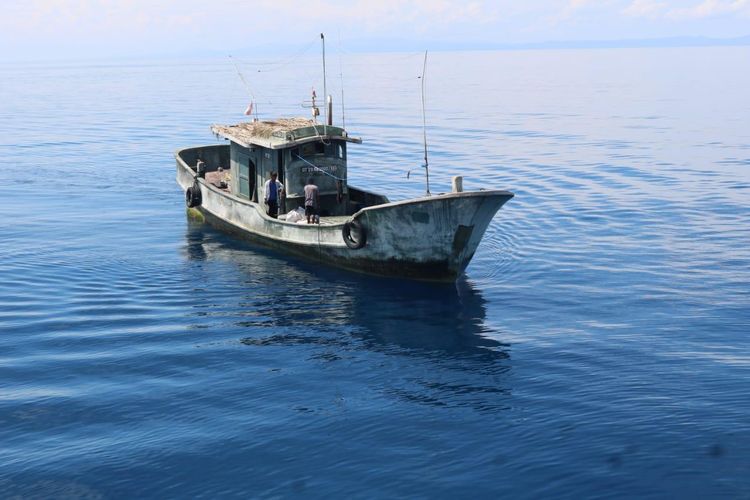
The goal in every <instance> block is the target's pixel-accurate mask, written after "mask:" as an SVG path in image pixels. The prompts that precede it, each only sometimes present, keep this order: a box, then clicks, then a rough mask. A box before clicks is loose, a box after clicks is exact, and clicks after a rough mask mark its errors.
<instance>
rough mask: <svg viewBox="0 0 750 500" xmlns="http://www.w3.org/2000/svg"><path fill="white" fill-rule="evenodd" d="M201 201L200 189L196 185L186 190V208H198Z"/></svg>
mask: <svg viewBox="0 0 750 500" xmlns="http://www.w3.org/2000/svg"><path fill="white" fill-rule="evenodd" d="M201 201H203V200H202V196H201V187H200V186H199V185H198V184H197V183H196V184H193V185H192V186H190V187H189V188H187V190H186V191H185V205H187V206H188V208H195V207H198V206H200V204H201Z"/></svg>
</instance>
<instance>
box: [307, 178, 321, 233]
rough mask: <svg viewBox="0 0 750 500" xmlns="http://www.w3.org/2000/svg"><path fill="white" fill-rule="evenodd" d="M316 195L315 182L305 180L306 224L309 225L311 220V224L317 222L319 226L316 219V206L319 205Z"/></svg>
mask: <svg viewBox="0 0 750 500" xmlns="http://www.w3.org/2000/svg"><path fill="white" fill-rule="evenodd" d="M318 193H319V190H318V186H316V185H315V181H314V180H313V178H312V177H310V178H309V179H307V185H306V186H305V215H306V216H307V223H308V224H310V219H311V218H312V221H313V223H314V222H316V221H317V222H318V224H320V219H317V215H318V206H319V205H320V199H319V197H318Z"/></svg>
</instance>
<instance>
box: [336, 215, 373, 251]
mask: <svg viewBox="0 0 750 500" xmlns="http://www.w3.org/2000/svg"><path fill="white" fill-rule="evenodd" d="M352 229H354V231H356V232H357V233H358V234H359V239H356V240H355V239H354V238H352ZM341 235H342V236H343V237H344V243H346V246H348V247H349V248H351V249H352V250H359V249H360V248H362V247H364V246H365V244H366V243H367V230H366V229H365V226H363V225H362V223H360V222H359V221H356V220H350V221H347V222H345V223H344V227H343V228H341Z"/></svg>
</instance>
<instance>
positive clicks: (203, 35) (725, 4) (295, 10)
mask: <svg viewBox="0 0 750 500" xmlns="http://www.w3.org/2000/svg"><path fill="white" fill-rule="evenodd" d="M0 7H2V10H1V12H2V14H3V15H2V16H0V61H3V60H6V61H17V60H77V59H89V58H91V59H96V58H110V57H144V56H160V55H173V56H190V55H208V54H212V53H216V54H227V53H242V52H243V51H245V52H247V51H252V50H253V49H259V48H262V49H268V48H278V49H279V50H280V51H284V50H285V49H287V48H294V47H297V46H299V45H300V44H304V43H307V42H308V41H311V40H313V39H314V38H315V37H316V36H318V33H320V32H326V33H327V36H328V37H329V39H330V38H332V37H333V38H334V39H335V40H336V42H337V43H338V41H339V40H340V41H341V42H340V43H341V44H343V45H344V46H346V47H348V48H349V49H350V50H353V51H373V52H376V51H379V50H399V49H403V50H415V49H431V50H449V49H451V48H455V49H461V48H498V47H499V48H507V47H513V46H524V45H534V44H543V43H547V42H553V43H551V44H550V45H552V46H555V45H562V46H564V45H565V44H566V43H568V44H570V42H577V41H607V40H643V39H662V38H664V39H669V38H671V39H674V38H681V37H706V38H722V39H726V38H735V37H748V36H750V0H495V1H489V0H463V1H452V0H411V1H406V0H303V1H293V0H211V1H207V0H119V1H117V0H0ZM748 43H750V42H748Z"/></svg>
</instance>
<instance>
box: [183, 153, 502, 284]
mask: <svg viewBox="0 0 750 500" xmlns="http://www.w3.org/2000/svg"><path fill="white" fill-rule="evenodd" d="M216 147H224V148H226V146H216ZM201 149H204V150H205V149H206V147H203V148H201ZM188 151H192V149H191V150H188ZM181 153H182V152H180V151H178V152H177V154H176V159H177V182H178V184H179V185H180V186H181V187H182V189H183V190H185V189H187V188H188V187H189V186H191V185H193V183H194V182H195V179H194V177H195V172H194V170H193V169H192V168H191V167H189V166H188V165H187V163H186V162H185V161H184V160H183V155H182V154H181ZM190 154H191V153H188V154H187V157H190ZM198 184H199V186H200V189H201V193H202V198H203V202H202V205H201V206H200V207H199V209H200V211H201V212H202V213H204V214H205V216H206V219H207V220H208V221H209V222H210V223H212V224H214V225H217V226H219V227H221V228H223V229H225V230H228V231H230V232H233V233H235V234H238V235H240V236H242V237H243V238H246V239H249V240H252V241H255V242H258V243H261V244H263V245H266V246H270V247H273V248H276V249H278V250H280V251H282V252H285V253H288V254H293V255H297V256H300V257H302V258H305V259H309V260H315V261H320V262H322V263H325V264H327V265H332V266H337V267H342V268H346V269H351V270H354V271H359V272H367V273H373V274H379V275H390V276H399V277H406V278H417V279H427V280H435V281H452V280H455V279H456V278H457V277H458V275H459V274H460V273H461V272H462V271H463V270H464V269H465V268H466V266H467V265H468V264H469V262H470V260H471V258H472V257H473V255H474V252H475V251H476V248H477V246H478V245H479V242H480V241H481V239H482V236H483V235H484V232H485V230H486V229H487V226H488V225H489V223H490V221H491V220H492V217H493V216H494V215H495V213H496V212H497V210H498V209H500V207H501V206H502V205H503V204H504V203H505V202H506V201H508V200H509V199H511V198H512V197H513V194H512V193H510V192H508V191H478V192H464V193H449V194H442V195H435V196H430V197H424V198H418V199H414V200H407V201H401V202H394V203H384V204H380V205H375V206H369V207H364V208H362V209H360V210H358V211H357V212H356V213H354V214H352V215H351V219H356V220H358V221H359V222H360V223H361V224H363V225H364V226H365V228H366V230H367V243H366V245H365V246H364V247H363V248H361V249H356V250H354V249H350V248H349V247H347V246H346V244H345V243H344V240H343V237H342V229H343V225H344V221H345V220H346V219H344V218H341V217H337V218H336V219H335V220H338V221H340V222H338V223H333V224H320V225H316V224H314V225H307V224H295V223H290V222H286V221H283V220H277V219H273V218H271V217H269V216H268V215H266V213H265V209H264V206H263V205H261V204H259V203H255V202H252V201H249V200H247V199H243V198H240V197H238V196H235V195H233V194H231V193H227V192H226V191H222V190H221V189H219V188H217V187H215V186H213V185H210V184H208V183H207V182H206V181H205V180H204V179H198ZM370 196H372V197H373V199H378V198H376V196H375V195H370Z"/></svg>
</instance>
